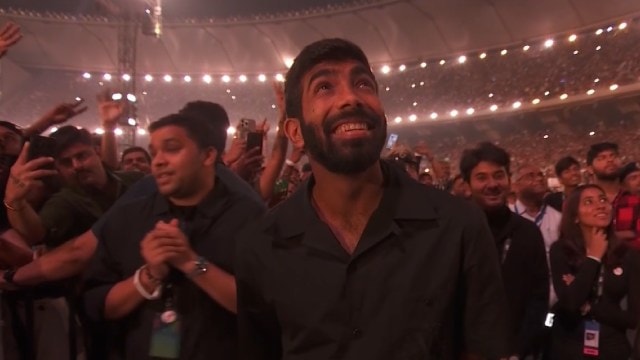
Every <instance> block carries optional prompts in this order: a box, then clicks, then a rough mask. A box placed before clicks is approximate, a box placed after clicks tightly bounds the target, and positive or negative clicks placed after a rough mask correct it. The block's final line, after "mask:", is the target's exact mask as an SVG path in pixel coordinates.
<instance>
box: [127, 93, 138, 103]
mask: <svg viewBox="0 0 640 360" xmlns="http://www.w3.org/2000/svg"><path fill="white" fill-rule="evenodd" d="M127 100H129V101H130V102H132V103H134V102H136V101H137V100H138V99H137V98H136V96H135V95H133V94H127Z"/></svg>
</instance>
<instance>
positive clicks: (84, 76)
mask: <svg viewBox="0 0 640 360" xmlns="http://www.w3.org/2000/svg"><path fill="white" fill-rule="evenodd" d="M82 77H83V78H85V79H87V80H89V79H91V74H89V73H88V72H86V73H84V74H82Z"/></svg>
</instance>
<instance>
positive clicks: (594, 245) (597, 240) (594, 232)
mask: <svg viewBox="0 0 640 360" xmlns="http://www.w3.org/2000/svg"><path fill="white" fill-rule="evenodd" d="M585 242H586V247H587V256H593V257H596V258H598V259H602V257H603V256H604V254H605V252H606V251H607V245H608V243H609V242H608V241H607V234H606V232H605V230H604V229H602V228H596V227H594V228H592V229H591V233H590V236H587V237H586V239H585Z"/></svg>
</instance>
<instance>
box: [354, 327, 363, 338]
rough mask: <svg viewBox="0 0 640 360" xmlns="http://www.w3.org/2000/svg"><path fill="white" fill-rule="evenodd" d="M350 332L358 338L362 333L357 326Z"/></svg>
mask: <svg viewBox="0 0 640 360" xmlns="http://www.w3.org/2000/svg"><path fill="white" fill-rule="evenodd" d="M352 333H353V337H354V338H359V337H360V336H361V335H362V330H360V329H359V328H354V329H353V332H352Z"/></svg>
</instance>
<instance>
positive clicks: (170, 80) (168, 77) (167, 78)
mask: <svg viewBox="0 0 640 360" xmlns="http://www.w3.org/2000/svg"><path fill="white" fill-rule="evenodd" d="M164 81H165V82H168V83H170V82H172V81H173V77H172V76H171V75H165V76H164Z"/></svg>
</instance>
